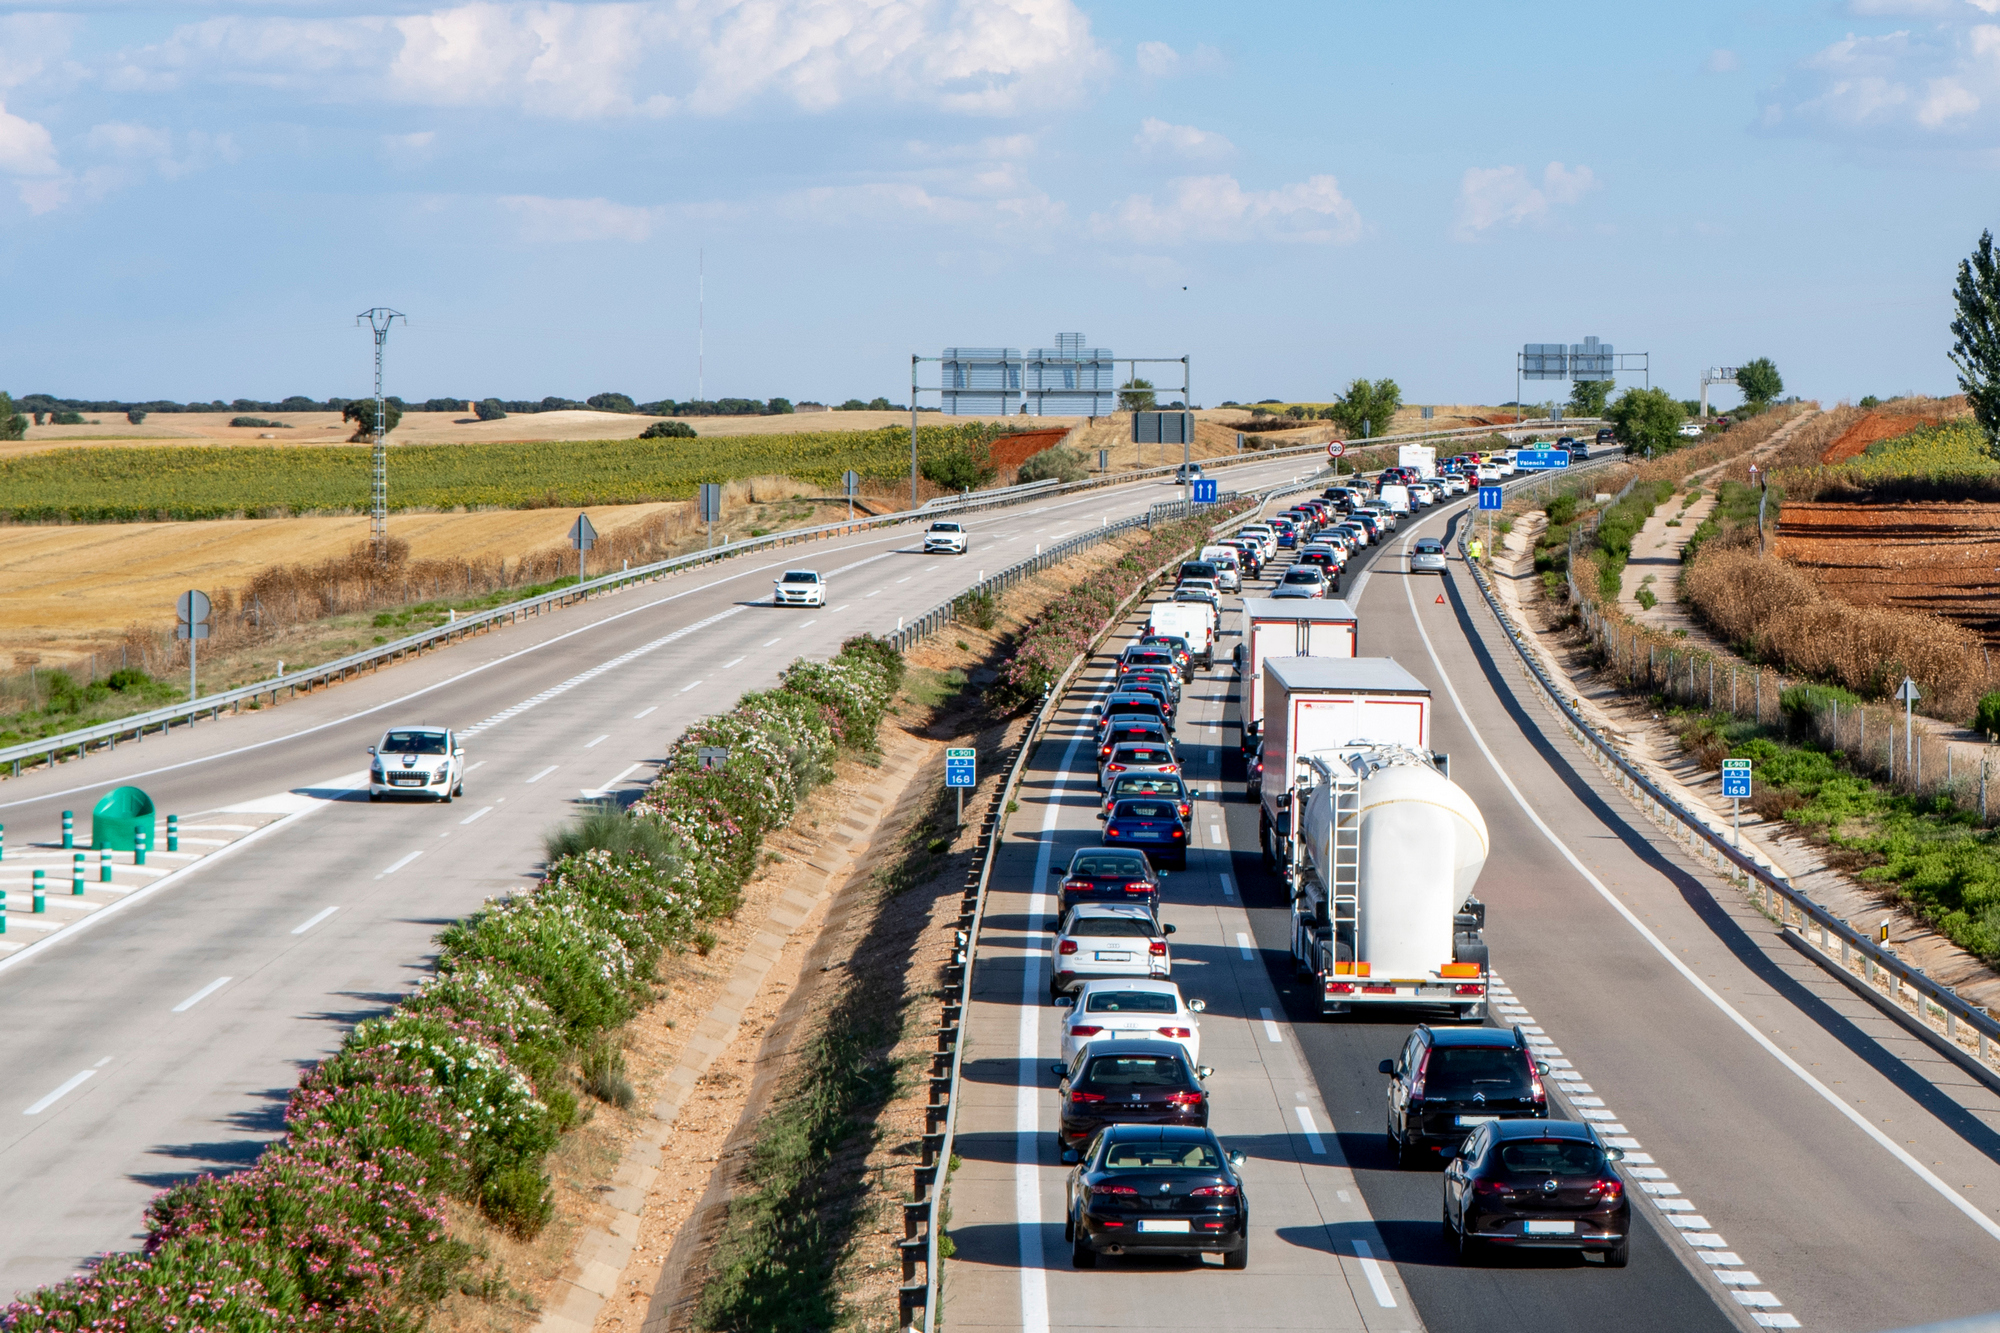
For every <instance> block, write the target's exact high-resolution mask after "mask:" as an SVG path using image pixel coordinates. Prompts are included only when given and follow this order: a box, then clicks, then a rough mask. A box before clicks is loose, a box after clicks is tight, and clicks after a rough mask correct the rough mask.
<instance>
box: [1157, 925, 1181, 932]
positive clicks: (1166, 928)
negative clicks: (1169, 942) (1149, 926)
mask: <svg viewBox="0 0 2000 1333" xmlns="http://www.w3.org/2000/svg"><path fill="white" fill-rule="evenodd" d="M1177 929H1179V928H1178V927H1177V926H1174V925H1173V924H1171V923H1169V924H1167V925H1164V926H1161V927H1160V933H1161V934H1162V935H1171V934H1173V933H1174V931H1175V930H1177Z"/></svg>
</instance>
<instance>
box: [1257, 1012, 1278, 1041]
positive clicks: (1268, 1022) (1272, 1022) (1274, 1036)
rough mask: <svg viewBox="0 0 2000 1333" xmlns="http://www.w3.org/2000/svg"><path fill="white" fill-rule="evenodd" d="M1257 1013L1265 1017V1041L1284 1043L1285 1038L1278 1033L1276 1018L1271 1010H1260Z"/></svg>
mask: <svg viewBox="0 0 2000 1333" xmlns="http://www.w3.org/2000/svg"><path fill="white" fill-rule="evenodd" d="M1257 1012H1258V1013H1259V1014H1261V1015H1263V1020H1264V1037H1265V1039H1266V1040H1269V1041H1283V1040H1284V1037H1283V1036H1281V1035H1279V1032H1278V1024H1277V1021H1276V1016H1275V1015H1274V1014H1272V1012H1271V1011H1270V1010H1269V1009H1261V1008H1260V1009H1259V1010H1258V1011H1257Z"/></svg>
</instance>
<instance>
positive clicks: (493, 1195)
mask: <svg viewBox="0 0 2000 1333" xmlns="http://www.w3.org/2000/svg"><path fill="white" fill-rule="evenodd" d="M479 1206H480V1208H481V1209H483V1210H484V1211H485V1213H486V1215H487V1216H488V1217H490V1218H492V1219H493V1220H494V1221H496V1222H498V1223H500V1225H502V1226H504V1227H506V1228H507V1229H508V1230H509V1231H512V1232H513V1233H514V1234H515V1235H517V1236H533V1235H535V1234H536V1233H537V1232H539V1231H540V1230H541V1229H542V1228H543V1227H545V1226H547V1225H548V1222H549V1219H550V1218H552V1217H554V1216H555V1213H556V1192H555V1187H554V1186H552V1185H551V1184H550V1183H549V1179H548V1177H547V1176H544V1175H543V1174H542V1173H541V1172H540V1171H538V1170H536V1169H535V1168H534V1167H532V1166H528V1165H526V1164H525V1163H523V1164H520V1165H516V1166H510V1167H507V1168H506V1169H504V1170H501V1171H496V1172H495V1173H494V1174H493V1175H492V1176H490V1177H488V1178H487V1180H486V1183H485V1184H484V1185H482V1186H481V1187H480V1191H479Z"/></svg>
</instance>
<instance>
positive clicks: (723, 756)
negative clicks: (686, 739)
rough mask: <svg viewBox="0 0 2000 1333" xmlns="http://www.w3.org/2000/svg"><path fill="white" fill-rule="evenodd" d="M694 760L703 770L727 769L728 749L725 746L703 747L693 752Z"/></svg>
mask: <svg viewBox="0 0 2000 1333" xmlns="http://www.w3.org/2000/svg"><path fill="white" fill-rule="evenodd" d="M694 754H695V760H696V762H697V763H699V764H700V765H701V766H702V767H703V768H727V767H728V766H729V747H728V746H726V745H703V746H701V747H699V748H698V749H696V750H695V752H694Z"/></svg>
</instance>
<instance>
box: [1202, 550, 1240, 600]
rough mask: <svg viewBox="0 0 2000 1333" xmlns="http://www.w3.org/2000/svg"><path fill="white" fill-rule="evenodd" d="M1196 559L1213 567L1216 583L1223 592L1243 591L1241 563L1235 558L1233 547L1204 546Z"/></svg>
mask: <svg viewBox="0 0 2000 1333" xmlns="http://www.w3.org/2000/svg"><path fill="white" fill-rule="evenodd" d="M1197 558H1198V559H1201V560H1205V561H1207V562H1208V563H1209V564H1211V565H1214V566H1215V572H1216V582H1217V584H1219V585H1220V586H1221V588H1222V591H1224V592H1241V591H1242V590H1243V562H1242V561H1241V560H1240V559H1238V558H1237V553H1236V550H1235V548H1234V547H1229V546H1204V547H1202V548H1201V555H1200V556H1198V557H1197Z"/></svg>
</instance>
